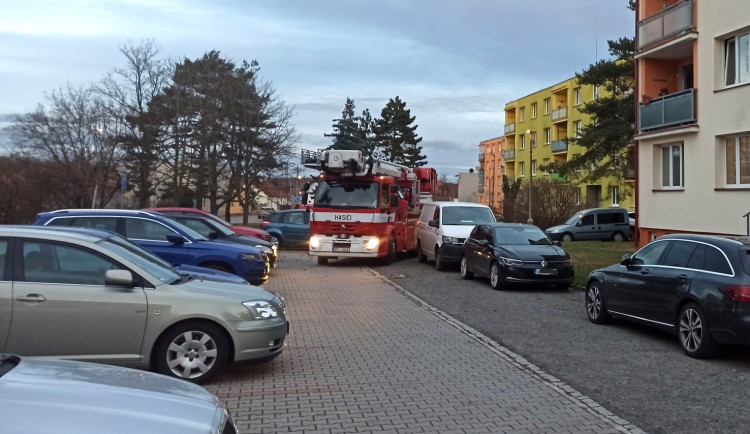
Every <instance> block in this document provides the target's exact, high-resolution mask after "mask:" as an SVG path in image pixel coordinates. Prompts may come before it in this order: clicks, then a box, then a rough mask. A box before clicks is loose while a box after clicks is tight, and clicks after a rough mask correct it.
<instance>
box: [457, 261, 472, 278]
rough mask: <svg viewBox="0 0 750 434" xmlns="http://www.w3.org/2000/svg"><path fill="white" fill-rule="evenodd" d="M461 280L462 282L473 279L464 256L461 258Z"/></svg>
mask: <svg viewBox="0 0 750 434" xmlns="http://www.w3.org/2000/svg"><path fill="white" fill-rule="evenodd" d="M460 270H461V278H462V279H464V280H471V279H473V278H474V273H472V272H471V271H469V264H468V263H467V260H466V256H461V265H460Z"/></svg>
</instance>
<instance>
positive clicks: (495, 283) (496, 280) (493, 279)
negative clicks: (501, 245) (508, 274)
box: [490, 261, 503, 291]
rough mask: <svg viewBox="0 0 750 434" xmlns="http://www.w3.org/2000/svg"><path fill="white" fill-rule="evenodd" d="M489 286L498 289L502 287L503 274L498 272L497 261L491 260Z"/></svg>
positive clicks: (498, 265)
mask: <svg viewBox="0 0 750 434" xmlns="http://www.w3.org/2000/svg"><path fill="white" fill-rule="evenodd" d="M490 286H491V287H492V289H494V290H498V291H499V290H501V289H503V275H502V273H500V264H498V263H497V261H492V265H490Z"/></svg>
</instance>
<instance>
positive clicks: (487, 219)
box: [442, 206, 495, 226]
mask: <svg viewBox="0 0 750 434" xmlns="http://www.w3.org/2000/svg"><path fill="white" fill-rule="evenodd" d="M442 218H443V226H446V225H464V226H465V225H472V226H473V225H478V224H480V223H494V222H495V216H494V215H493V214H492V210H490V209H489V208H484V207H480V206H446V207H443V217H442Z"/></svg>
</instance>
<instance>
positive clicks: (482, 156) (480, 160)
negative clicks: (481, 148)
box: [479, 154, 484, 163]
mask: <svg viewBox="0 0 750 434" xmlns="http://www.w3.org/2000/svg"><path fill="white" fill-rule="evenodd" d="M479 162H480V163H482V162H484V154H479Z"/></svg>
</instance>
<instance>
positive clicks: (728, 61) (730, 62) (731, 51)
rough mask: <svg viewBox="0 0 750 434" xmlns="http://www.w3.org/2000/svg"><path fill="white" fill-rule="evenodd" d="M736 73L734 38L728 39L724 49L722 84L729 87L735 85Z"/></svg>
mask: <svg viewBox="0 0 750 434" xmlns="http://www.w3.org/2000/svg"><path fill="white" fill-rule="evenodd" d="M736 71H737V54H736V50H735V41H734V38H732V39H728V40H727V42H726V46H725V49H724V83H725V84H726V85H727V86H729V85H732V84H734V83H735V81H736V79H737V77H736Z"/></svg>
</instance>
